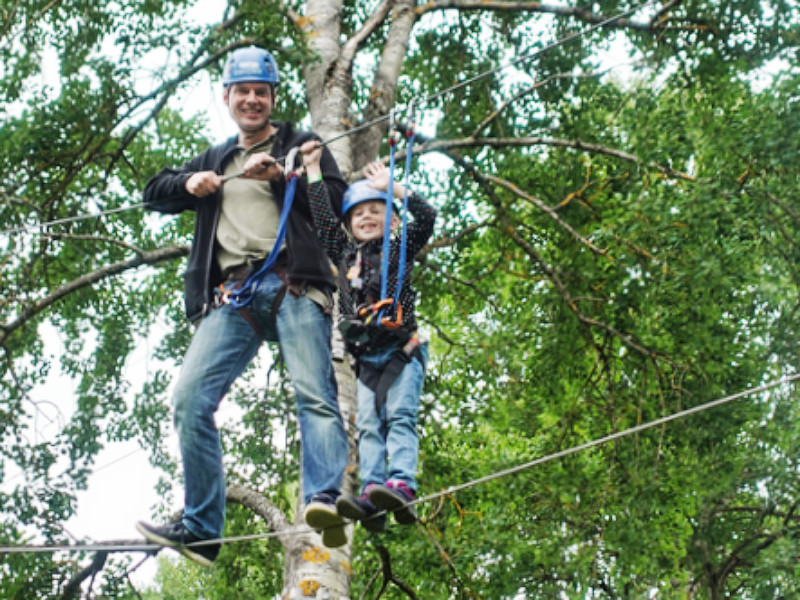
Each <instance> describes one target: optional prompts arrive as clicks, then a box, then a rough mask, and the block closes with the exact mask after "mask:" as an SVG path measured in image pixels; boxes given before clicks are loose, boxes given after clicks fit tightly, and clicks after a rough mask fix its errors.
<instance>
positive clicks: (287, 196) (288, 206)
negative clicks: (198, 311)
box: [229, 148, 298, 308]
mask: <svg viewBox="0 0 800 600" xmlns="http://www.w3.org/2000/svg"><path fill="white" fill-rule="evenodd" d="M297 151H298V149H297V148H292V149H291V150H290V151H289V153H288V154H287V155H286V162H285V163H284V164H285V166H286V167H287V168H293V167H294V158H295V156H297ZM297 179H298V176H297V171H291V172H290V173H289V175H288V176H287V179H286V190H285V192H284V194H283V208H282V209H281V217H280V220H279V221H278V233H277V235H276V236H275V245H274V246H272V250H271V251H270V253H269V256H267V260H265V261H264V264H263V265H261V268H260V269H258V271H256V272H255V273H253V274H252V275H250V277H248V278H247V280H246V281H245V282H244V285H242V287H240V288H239V289H238V290H235V291H231V292H230V297H229V300H230V304H231V306H233V307H234V308H242V307H243V306H247V304H248V303H249V302H250V300H252V299H253V292H254V291H255V289H256V287H257V286H258V284H259V282H260V281H261V278H262V277H263V276H264V274H265V273H266V272H267V271H269V270H270V269H271V268H272V267H273V265H274V264H275V261H276V260H277V259H278V254H280V251H281V247H282V246H283V240H284V238H285V237H286V223H287V222H288V220H289V211H291V210H292V203H293V202H294V194H295V190H296V189H297Z"/></svg>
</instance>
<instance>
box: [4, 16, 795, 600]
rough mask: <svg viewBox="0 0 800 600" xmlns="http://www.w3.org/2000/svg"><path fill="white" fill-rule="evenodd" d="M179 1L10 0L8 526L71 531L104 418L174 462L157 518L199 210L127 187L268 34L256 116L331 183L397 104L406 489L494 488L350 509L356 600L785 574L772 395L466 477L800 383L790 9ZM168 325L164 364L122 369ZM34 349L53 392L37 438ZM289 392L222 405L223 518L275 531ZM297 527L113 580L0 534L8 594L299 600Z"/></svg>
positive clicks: (103, 442)
mask: <svg viewBox="0 0 800 600" xmlns="http://www.w3.org/2000/svg"><path fill="white" fill-rule="evenodd" d="M199 4H200V3H198V2H196V1H189V0H186V1H178V0H175V1H167V2H152V1H150V0H118V1H117V2H113V3H97V2H89V1H87V0H71V1H63V2H47V1H44V0H36V1H30V2H8V3H5V5H4V6H3V9H2V20H0V98H2V102H0V116H1V117H2V120H1V121H0V227H2V231H0V260H2V265H3V270H2V273H3V275H2V281H3V286H2V290H3V296H2V298H0V350H2V361H1V362H0V364H1V365H2V366H1V367H0V389H1V390H2V393H0V412H2V417H3V418H2V420H0V449H2V452H1V453H0V456H2V461H0V469H1V470H0V481H2V486H0V511H2V519H0V545H2V546H24V545H26V544H32V543H35V544H40V543H45V544H52V545H66V544H70V543H73V542H74V540H71V539H70V538H69V537H68V535H67V533H66V532H65V531H64V528H63V523H64V522H65V521H66V520H67V519H68V518H69V517H70V516H71V515H72V514H74V512H75V510H76V493H77V492H78V491H80V490H82V489H84V488H85V487H86V485H87V477H88V475H89V474H90V473H91V472H92V470H93V469H95V468H96V466H97V465H96V457H97V455H98V452H99V451H100V450H101V449H102V448H103V447H105V446H107V445H108V444H110V443H112V442H115V441H120V440H135V441H136V442H137V443H138V444H139V445H140V446H141V448H142V450H143V451H145V452H147V454H148V456H149V457H150V460H151V463H152V464H153V466H154V467H156V468H158V469H161V470H163V473H164V477H163V480H162V483H161V484H160V486H161V487H160V490H159V491H160V492H161V493H163V494H164V498H165V500H164V505H163V506H162V507H161V509H162V511H163V514H167V513H168V512H169V511H172V510H175V509H176V508H180V507H179V506H176V505H175V502H176V500H175V498H176V497H180V494H179V492H178V489H179V486H180V481H179V478H178V473H179V469H177V466H176V463H175V460H176V459H175V457H174V456H173V455H172V454H171V453H170V452H169V449H168V448H167V447H165V444H164V439H165V437H166V434H167V433H168V431H169V428H170V418H171V417H170V407H169V385H170V382H171V378H172V377H173V373H174V367H175V365H177V364H178V363H179V361H180V359H181V357H182V355H183V352H184V350H185V348H186V346H187V344H188V340H189V339H190V337H191V327H190V325H189V324H188V323H187V322H185V319H184V315H183V304H182V295H181V290H182V277H181V273H182V269H183V266H184V259H185V256H186V255H187V253H188V246H189V244H190V243H191V231H192V222H191V216H189V215H186V216H181V217H179V218H174V219H165V218H156V217H153V216H151V215H148V214H147V213H145V212H144V211H143V209H142V207H141V205H140V202H141V190H142V188H143V187H144V185H145V183H146V181H147V179H148V178H149V177H150V176H152V175H153V174H155V173H156V172H157V171H158V170H160V169H161V168H162V167H164V166H173V165H177V164H180V163H181V162H183V161H185V160H187V159H188V158H189V157H191V156H193V155H194V154H196V153H197V152H198V151H200V150H202V149H204V148H206V147H207V146H208V145H209V143H211V142H212V140H211V139H210V132H209V129H208V126H207V123H208V122H207V120H206V119H205V118H204V116H203V115H202V114H200V115H198V114H193V113H191V112H189V111H187V109H186V106H184V102H183V98H184V94H185V93H186V92H187V90H189V89H191V88H192V87H193V86H197V85H198V81H200V77H201V76H206V75H207V76H210V78H211V80H212V81H213V82H214V83H213V85H214V86H215V93H220V90H219V83H218V81H219V75H220V72H221V67H222V64H223V63H224V59H225V57H226V55H227V54H228V53H229V52H230V51H231V50H232V49H234V48H236V47H241V46H245V45H249V44H258V45H261V46H264V47H266V48H268V49H269V50H271V51H272V52H273V53H274V54H275V56H276V59H277V60H278V63H279V65H280V68H281V76H282V83H281V86H280V89H279V104H278V114H277V115H276V117H277V118H278V119H279V120H290V121H299V122H301V123H302V124H303V126H306V127H308V128H311V129H313V130H314V131H316V132H317V133H319V135H320V136H321V137H322V139H323V140H325V141H326V142H327V143H329V145H330V148H331V150H332V152H333V153H334V155H335V156H336V158H337V161H338V163H339V165H340V167H341V168H342V171H343V172H344V173H345V174H346V175H347V176H348V177H352V178H355V177H357V175H358V173H359V171H360V169H361V168H362V167H363V166H364V165H365V164H366V163H367V162H368V161H370V160H373V159H375V158H376V157H381V158H383V159H386V157H387V156H388V143H387V137H388V131H387V127H388V122H389V117H390V111H393V112H392V113H391V115H392V116H393V117H394V118H395V120H396V122H397V125H398V128H399V129H400V130H401V131H403V132H407V131H409V130H410V128H411V127H412V125H413V123H412V114H411V109H412V107H413V110H414V117H415V120H416V124H417V128H416V130H415V131H416V133H417V137H416V141H415V145H414V148H413V152H414V160H413V167H412V169H411V173H409V174H408V175H409V177H410V181H411V184H412V186H413V187H414V188H415V189H418V190H419V191H421V192H422V193H423V194H424V195H425V196H426V197H428V198H429V199H430V200H431V201H432V203H433V204H434V205H435V206H436V207H437V209H438V210H439V214H440V217H439V221H438V222H437V229H436V234H435V236H434V239H433V240H432V241H431V243H430V244H429V246H428V247H427V248H426V249H425V250H424V251H423V252H422V253H421V255H420V256H419V257H418V260H419V265H418V267H417V269H416V279H415V281H414V284H415V285H416V286H417V287H418V289H419V291H420V301H419V309H418V313H419V318H420V320H421V322H422V323H423V325H424V327H425V328H426V329H427V330H428V331H429V332H430V334H431V362H430V364H429V370H428V374H427V379H426V384H425V390H424V397H423V407H422V410H421V414H420V434H421V454H420V458H421V469H420V474H419V481H420V484H421V494H422V495H426V494H431V495H436V492H439V491H441V490H445V491H446V490H448V489H449V488H451V487H453V486H456V485H459V484H462V483H465V482H471V481H476V480H479V479H482V478H486V479H487V480H486V481H485V482H484V483H481V484H476V485H474V486H469V487H467V488H464V489H461V490H459V491H457V492H453V493H442V494H439V495H436V498H435V499H432V500H431V501H429V502H426V503H423V504H421V505H420V506H419V507H418V508H419V512H420V513H421V514H422V517H423V518H422V521H421V523H420V524H419V525H418V526H416V527H410V528H404V529H399V528H396V527H394V528H392V531H390V532H389V533H387V534H385V535H379V536H376V535H367V534H366V533H365V532H364V531H363V530H362V529H360V528H357V529H355V531H354V538H353V542H352V547H349V548H348V550H347V559H348V562H349V565H350V566H348V567H347V569H345V571H346V572H347V573H348V575H347V585H348V586H349V594H350V595H351V596H352V597H363V598H377V597H387V598H478V597H481V598H483V597H485V598H523V597H525V598H528V597H530V598H541V597H544V598H549V597H564V598H639V597H659V598H703V599H711V600H716V599H721V598H727V597H737V598H776V597H792V596H794V595H797V594H798V593H799V592H800V589H799V588H800V583H799V582H800V568H799V567H798V564H800V561H798V558H799V557H798V550H797V539H798V535H800V516H798V514H797V503H798V498H800V494H798V490H800V470H799V469H798V467H799V466H800V465H798V461H800V453H799V452H798V449H800V428H798V426H797V425H798V406H797V399H798V392H797V390H796V387H795V386H794V385H792V384H791V383H787V384H785V385H780V386H776V387H772V388H770V389H769V390H768V391H764V392H761V393H753V394H748V395H746V396H745V397H742V398H739V399H736V400H734V401H731V402H729V403H726V404H724V405H723V406H720V407H718V408H714V409H710V410H707V411H701V412H697V413H696V414H693V415H691V416H688V417H686V418H683V419H679V420H675V421H672V422H669V423H666V424H663V425H662V426H659V427H654V428H651V429H647V430H646V431H641V432H637V433H635V434H632V435H629V436H624V437H619V438H617V439H614V440H613V441H610V442H608V443H604V444H599V445H597V446H593V447H591V448H587V449H586V450H584V451H581V452H575V453H572V454H569V455H568V456H564V457H563V458H560V459H556V460H550V461H548V462H546V463H543V464H540V465H537V466H535V467H532V468H530V469H525V470H522V471H519V472H517V473H515V474H513V475H508V476H505V477H498V478H490V477H491V475H492V474H495V473H498V472H501V471H503V470H505V469H508V468H510V467H513V466H515V465H520V464H525V463H528V462H530V461H534V460H535V459H537V458H539V457H546V456H549V455H552V454H554V453H558V452H562V451H564V450H567V449H569V448H573V447H576V446H580V445H582V444H586V443H588V442H590V441H592V440H598V439H601V438H604V437H606V436H608V435H610V434H613V433H617V432H624V431H626V430H628V429H631V428H633V427H636V426H637V425H641V424H645V423H649V422H652V421H654V420H657V419H659V418H663V417H666V416H668V415H672V414H675V413H678V412H679V411H682V410H686V409H688V408H692V407H699V406H702V405H704V404H705V403H708V402H711V401H713V400H715V399H719V398H724V397H727V396H730V395H733V394H737V393H739V392H742V391H745V390H750V389H753V388H756V387H758V386H761V385H763V384H765V383H770V382H775V381H778V380H780V379H781V378H782V377H786V376H791V375H794V374H795V373H796V366H795V365H796V364H797V359H798V347H800V346H799V345H798V342H800V334H798V332H797V329H798V328H797V327H796V326H795V324H796V321H797V310H798V295H797V292H798V284H800V273H799V272H798V264H800V237H799V236H798V231H799V230H800V202H798V184H797V181H798V175H799V174H800V138H799V137H798V135H797V131H798V130H800V92H798V85H799V84H800V61H799V60H798V59H799V57H798V48H799V47H800V35H798V32H800V10H799V9H798V7H797V5H796V4H795V3H792V2H786V1H783V0H764V1H758V2H757V1H755V0H730V1H718V0H698V1H695V2H687V1H681V0H672V1H669V2H646V3H637V2H634V3H628V2H610V1H606V0H603V1H600V2H595V3H591V4H585V3H577V4H576V3H565V4H545V3H539V2H525V1H522V2H516V1H512V0H508V1H502V0H498V1H480V2H475V1H473V0H432V1H431V2H427V3H416V2H411V1H410V0H382V1H372V2H351V1H348V2H343V1H333V2H331V1H328V0H308V1H307V2H300V1H284V2H281V1H277V0H265V1H256V0H237V1H231V2H229V3H227V4H225V5H224V6H223V5H222V4H221V3H203V4H202V5H201V6H198V5H199ZM209 6H212V7H213V8H209ZM198 10H202V11H204V12H203V17H204V18H203V19H199V18H198V17H197V15H198V12H197V11H198ZM209 13H212V14H209ZM231 133H233V131H231ZM397 147H398V158H399V159H401V158H402V157H403V156H404V153H405V152H406V151H407V149H408V143H407V141H404V140H401V141H400V142H399V143H398V146H397ZM403 170H404V168H403V166H402V162H401V160H398V166H397V173H398V177H402V176H405V173H403ZM164 325H166V330H167V331H168V333H167V334H166V335H159V336H158V337H159V339H160V342H159V346H158V348H156V349H155V350H154V351H153V353H152V354H153V360H154V363H155V364H157V365H158V366H157V367H154V368H153V369H152V370H151V371H150V372H149V376H148V377H147V378H146V380H145V381H141V380H133V379H131V378H130V376H129V372H128V370H127V369H126V363H127V361H128V360H129V357H130V356H131V354H132V352H133V351H134V350H135V349H136V347H137V345H139V344H140V343H141V341H142V339H144V338H146V337H147V336H148V335H150V334H151V333H152V332H154V331H161V330H162V329H163V326H164ZM48 331H56V332H57V334H58V336H59V338H60V339H61V340H62V341H63V345H64V352H63V354H59V355H55V356H54V355H52V353H51V352H50V351H49V350H48V348H47V344H46V336H47V332H48ZM267 354H268V353H267V351H265V357H266V355H267ZM271 361H272V357H271V355H270V356H269V357H268V358H265V362H266V363H267V364H271ZM51 373H60V374H61V375H62V376H64V377H67V378H70V379H71V380H72V381H73V382H74V389H75V390H76V391H75V394H74V397H73V398H70V399H59V400H56V399H54V400H53V402H61V401H63V402H65V403H67V402H69V403H70V404H72V405H74V407H75V408H74V411H72V412H71V414H69V416H68V419H67V420H66V422H64V423H63V427H61V428H60V429H59V431H58V433H57V434H56V435H53V436H49V437H48V438H47V439H44V440H43V439H40V437H39V436H37V435H35V433H36V415H37V411H39V410H40V408H41V402H40V399H39V398H37V396H36V387H37V385H38V384H39V382H41V381H42V380H43V379H45V378H46V377H47V376H48V375H49V374H51ZM289 388H290V385H289V383H288V382H287V381H286V377H285V374H284V373H283V372H282V370H281V368H280V365H279V364H278V365H277V366H276V367H275V369H274V370H273V371H271V373H270V380H269V385H265V383H264V380H263V378H262V377H261V376H260V375H259V376H257V375H256V374H255V372H251V373H250V376H249V377H247V378H245V380H244V381H242V382H241V383H240V384H239V385H237V387H236V388H235V390H234V391H233V392H232V393H231V394H230V396H229V398H228V399H227V400H226V402H231V403H234V404H236V405H237V406H239V407H240V408H241V411H242V415H243V416H242V419H241V423H240V426H239V427H236V428H235V429H232V430H230V431H226V436H225V446H226V451H227V454H228V459H227V460H228V462H227V463H226V464H227V467H228V471H229V484H230V486H231V489H230V490H229V501H230V502H229V511H228V513H229V514H228V519H229V522H228V526H227V534H228V535H232V536H235V535H245V534H251V533H258V532H269V531H272V532H276V533H280V534H282V535H285V536H291V535H292V531H293V530H292V522H293V520H294V516H295V514H294V513H295V510H296V508H295V504H296V496H297V468H298V461H297V453H298V449H299V445H298V440H297V432H296V427H295V424H294V420H293V419H294V417H293V405H292V398H291V391H290V389H289ZM17 473H21V474H22V476H16V474H17ZM12 474H14V476H11V475H12ZM262 501H263V502H264V503H265V504H262V503H261V502H262ZM265 507H266V508H265ZM142 508H143V511H144V510H146V507H145V506H143V507H142ZM110 510H113V508H112V507H110ZM146 516H147V515H145V514H143V515H142V517H143V518H145V517H146ZM287 539H288V537H282V538H275V537H270V538H267V539H265V540H262V541H259V542H257V543H248V544H226V545H225V546H224V547H223V550H222V553H221V555H220V559H219V562H220V564H221V565H222V566H223V568H218V569H214V570H213V571H211V572H205V573H202V574H198V573H197V572H196V571H192V569H193V567H191V566H187V565H186V564H181V565H179V566H178V567H175V566H174V565H172V563H168V562H167V563H164V564H163V566H162V569H161V570H160V571H159V582H158V584H159V585H160V586H161V588H160V590H161V591H160V592H156V591H155V590H150V591H144V590H136V589H134V586H133V585H132V584H131V583H130V582H129V581H128V579H127V577H126V573H127V572H128V571H129V570H130V569H131V568H133V567H134V565H135V564H136V562H137V561H138V560H139V558H141V556H138V557H137V556H133V555H129V554H126V553H112V554H110V555H108V557H107V560H106V556H105V555H103V556H102V557H101V556H100V555H99V554H96V553H89V552H83V553H77V552H69V553H25V552H19V553H17V552H12V553H6V554H5V555H4V556H3V562H2V566H0V595H2V596H3V597H7V598H30V597H59V598H77V597H80V595H81V594H86V597H89V594H90V593H102V594H104V595H105V596H104V597H115V598H135V597H137V595H138V597H141V594H145V595H147V594H151V595H153V597H170V598H182V597H187V598H188V597H197V595H196V593H195V595H192V594H193V593H194V592H191V591H189V590H190V589H194V588H192V587H191V586H193V585H202V594H203V597H204V598H209V599H212V598H219V599H222V598H233V597H241V598H249V597H264V598H266V597H275V596H277V595H280V594H285V595H286V597H290V596H289V594H290V592H289V585H288V584H287V581H288V580H290V579H292V577H291V576H290V575H291V574H292V573H293V572H295V569H294V567H293V566H292V565H294V564H295V563H294V562H293V557H292V553H291V552H289V551H288V546H287V542H286V540H287ZM295 558H296V557H295ZM93 560H94V562H92V561H93ZM323 562H324V561H323ZM92 565H94V567H96V568H94V569H92ZM87 569H88V570H87ZM88 574H92V577H88V576H87V575H88ZM94 574H96V575H97V580H95V578H94ZM309 582H310V580H308V579H306V580H303V581H301V582H300V583H304V585H305V586H306V587H304V588H303V591H304V592H308V594H309V595H313V594H315V593H316V591H317V588H314V587H313V586H312V585H311V583H309ZM295 583H297V582H295ZM293 585H294V584H293ZM298 585H299V584H298ZM98 590H102V592H99V591H98ZM159 593H161V594H162V595H161V596H158V594H159ZM197 593H199V592H197ZM321 594H322V592H320V597H322V595H321ZM291 597H294V596H291Z"/></svg>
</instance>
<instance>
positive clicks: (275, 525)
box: [225, 485, 292, 543]
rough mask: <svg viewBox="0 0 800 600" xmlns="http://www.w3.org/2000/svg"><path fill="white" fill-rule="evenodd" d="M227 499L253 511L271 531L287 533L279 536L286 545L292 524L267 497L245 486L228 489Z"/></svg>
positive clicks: (233, 486)
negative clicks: (286, 538)
mask: <svg viewBox="0 0 800 600" xmlns="http://www.w3.org/2000/svg"><path fill="white" fill-rule="evenodd" d="M225 497H226V498H227V500H228V502H235V503H237V504H241V505H242V506H244V507H245V508H249V509H250V510H252V511H253V512H254V513H255V514H257V515H258V516H259V517H261V518H262V519H264V521H265V522H266V524H267V526H268V527H269V528H270V530H272V531H275V532H277V533H281V532H285V533H286V535H285V536H282V535H279V536H278V539H280V540H281V543H284V541H285V537H286V536H288V534H289V530H290V529H291V527H292V524H291V523H290V522H289V520H288V519H287V518H286V515H285V514H283V511H282V510H281V509H279V508H278V507H277V506H275V505H274V504H273V503H272V502H270V501H269V500H267V498H266V497H265V496H263V495H262V494H261V493H259V492H257V491H255V490H252V489H250V488H248V487H245V486H243V485H232V486H230V487H228V489H227V491H226V493H225Z"/></svg>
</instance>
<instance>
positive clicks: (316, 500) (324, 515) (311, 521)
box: [305, 494, 347, 548]
mask: <svg viewBox="0 0 800 600" xmlns="http://www.w3.org/2000/svg"><path fill="white" fill-rule="evenodd" d="M305 519H306V524H307V525H308V526H309V527H311V528H312V529H316V530H317V531H319V532H320V533H321V534H322V543H323V544H324V545H325V546H327V547H328V548H338V547H339V546H344V545H345V544H346V543H347V533H346V532H345V530H344V526H345V522H344V518H342V516H341V515H339V513H338V512H336V504H335V500H334V498H333V497H332V496H331V495H330V494H314V496H313V497H312V498H311V501H310V502H309V503H308V505H307V506H306V512H305Z"/></svg>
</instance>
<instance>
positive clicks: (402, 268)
mask: <svg viewBox="0 0 800 600" xmlns="http://www.w3.org/2000/svg"><path fill="white" fill-rule="evenodd" d="M408 121H409V125H408V131H407V132H406V138H407V139H408V147H407V148H406V172H405V175H404V177H403V214H402V227H401V229H400V261H399V264H398V267H397V288H396V289H395V291H394V303H395V306H397V305H398V304H399V302H400V290H401V289H402V287H403V279H404V278H405V274H406V245H407V243H406V238H407V232H408V180H409V175H410V173H411V155H412V154H411V153H412V149H413V148H414V138H415V137H416V133H415V127H416V125H415V123H414V104H413V103H412V104H411V107H410V109H409V117H408ZM390 185H394V182H393V181H392V182H390ZM387 208H388V207H387Z"/></svg>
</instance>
